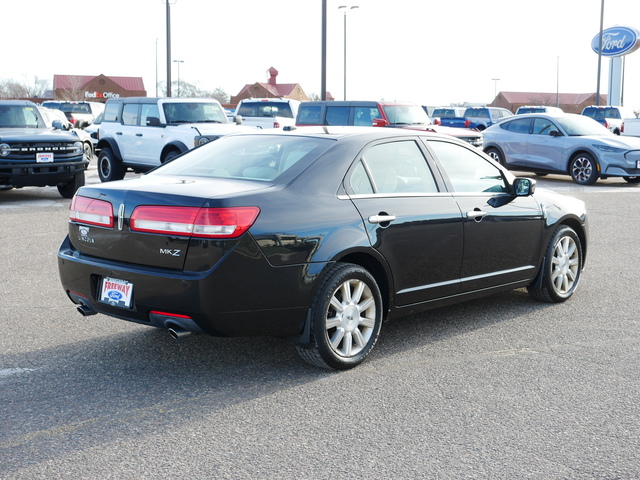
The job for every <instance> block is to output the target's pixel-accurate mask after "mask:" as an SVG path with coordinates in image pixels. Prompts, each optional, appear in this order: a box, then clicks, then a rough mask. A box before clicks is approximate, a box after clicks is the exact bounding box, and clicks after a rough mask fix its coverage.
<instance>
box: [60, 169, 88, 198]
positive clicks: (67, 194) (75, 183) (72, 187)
mask: <svg viewBox="0 0 640 480" xmlns="http://www.w3.org/2000/svg"><path fill="white" fill-rule="evenodd" d="M83 185H84V170H80V171H79V172H76V173H75V174H74V175H73V180H71V181H70V182H69V183H61V184H60V185H58V192H60V195H62V198H72V197H73V195H74V194H75V193H76V190H78V189H79V188H80V187H82V186H83Z"/></svg>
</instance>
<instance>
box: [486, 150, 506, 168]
mask: <svg viewBox="0 0 640 480" xmlns="http://www.w3.org/2000/svg"><path fill="white" fill-rule="evenodd" d="M485 153H486V154H487V155H489V156H490V157H491V158H492V159H493V160H495V161H496V162H498V163H499V164H500V165H502V166H504V155H502V152H501V151H500V150H498V149H497V148H488V149H487V150H486V151H485Z"/></svg>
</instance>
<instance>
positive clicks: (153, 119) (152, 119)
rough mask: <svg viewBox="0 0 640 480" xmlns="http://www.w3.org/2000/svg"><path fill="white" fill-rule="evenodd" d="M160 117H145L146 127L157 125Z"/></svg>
mask: <svg viewBox="0 0 640 480" xmlns="http://www.w3.org/2000/svg"><path fill="white" fill-rule="evenodd" d="M159 126H160V119H159V118H158V117H147V127H159Z"/></svg>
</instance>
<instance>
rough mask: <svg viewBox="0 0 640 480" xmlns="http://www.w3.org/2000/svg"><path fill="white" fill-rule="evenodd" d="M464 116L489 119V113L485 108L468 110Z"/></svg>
mask: <svg viewBox="0 0 640 480" xmlns="http://www.w3.org/2000/svg"><path fill="white" fill-rule="evenodd" d="M464 116H465V117H471V118H489V111H488V110H485V109H484V108H467V110H466V111H465V112H464Z"/></svg>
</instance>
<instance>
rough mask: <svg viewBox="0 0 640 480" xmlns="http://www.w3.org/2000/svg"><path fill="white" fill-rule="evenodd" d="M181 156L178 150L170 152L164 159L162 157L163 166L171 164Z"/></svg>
mask: <svg viewBox="0 0 640 480" xmlns="http://www.w3.org/2000/svg"><path fill="white" fill-rule="evenodd" d="M181 154H182V153H181V152H179V151H178V150H169V151H168V152H167V153H165V154H164V157H162V164H163V165H164V164H165V163H169V162H170V161H172V160H173V159H174V158H176V157H177V156H179V155H181Z"/></svg>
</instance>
